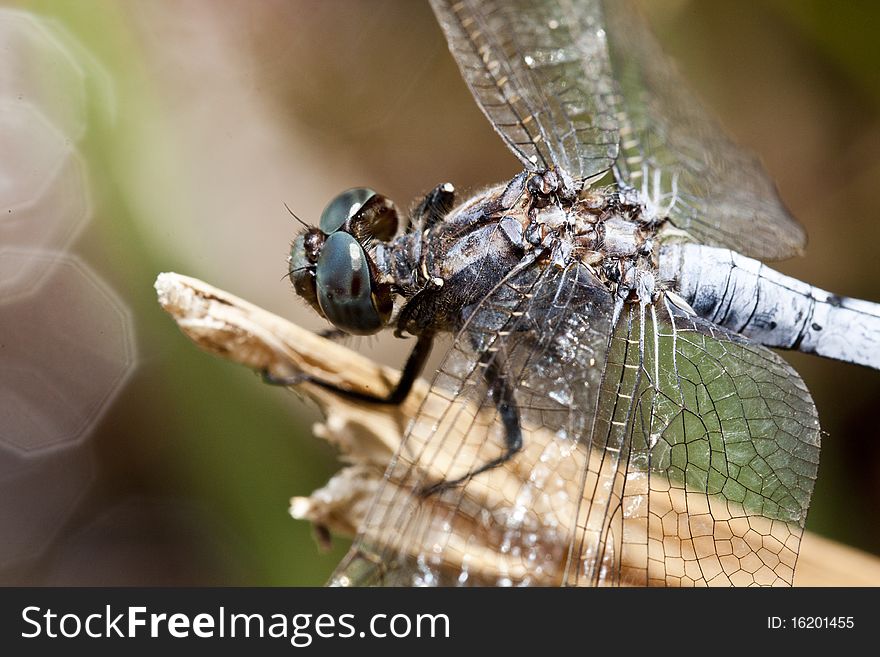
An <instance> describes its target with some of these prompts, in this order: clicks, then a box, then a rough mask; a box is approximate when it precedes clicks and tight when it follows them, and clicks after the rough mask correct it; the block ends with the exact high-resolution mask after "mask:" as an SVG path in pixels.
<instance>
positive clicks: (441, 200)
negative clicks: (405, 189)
mask: <svg viewBox="0 0 880 657" xmlns="http://www.w3.org/2000/svg"><path fill="white" fill-rule="evenodd" d="M454 204H455V187H453V185H452V183H448V182H447V183H441V184H439V185H437V186H436V187H435V188H434V189H432V190H431V191H430V192H428V194H427V196H425V198H423V199H422V202H421V203H419V205H418V207H417V208H416V210H415V212H414V213H413V220H414V221H415V223H416V224H417V225H419V226H421V227H422V228H423V229H424V228H430V227H431V226H432V225H434V224H435V223H437V222H438V221H441V220H442V219H443V218H444V217H445V216H446V215H447V214H448V213H449V211H450V210H451V209H452V206H453V205H454Z"/></svg>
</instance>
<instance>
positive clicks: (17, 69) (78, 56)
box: [0, 8, 115, 295]
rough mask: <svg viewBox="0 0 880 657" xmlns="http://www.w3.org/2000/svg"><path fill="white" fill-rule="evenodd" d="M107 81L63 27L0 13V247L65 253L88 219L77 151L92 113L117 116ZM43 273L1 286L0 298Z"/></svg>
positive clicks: (13, 279)
mask: <svg viewBox="0 0 880 657" xmlns="http://www.w3.org/2000/svg"><path fill="white" fill-rule="evenodd" d="M114 107H115V106H114V96H113V93H112V85H111V83H110V77H109V76H108V75H107V73H106V71H105V70H104V69H103V68H102V67H101V66H100V65H99V64H98V63H97V62H96V60H95V59H94V58H93V57H92V56H91V55H90V54H89V53H88V51H86V50H85V49H84V48H83V47H82V46H81V45H79V43H78V42H77V41H76V40H75V39H74V38H73V37H71V36H70V35H69V34H68V33H67V32H66V31H65V30H64V29H63V28H62V27H61V26H59V25H58V24H57V23H55V22H54V21H51V20H47V19H45V18H42V17H40V16H37V15H35V14H31V13H28V12H25V11H19V10H14V9H6V8H0V153H2V154H3V157H2V158H0V244H2V245H3V246H5V247H9V246H19V247H26V248H38V249H51V250H63V249H65V248H66V247H67V246H68V245H69V244H70V243H71V241H72V240H73V238H74V237H75V235H76V234H77V233H78V232H79V230H80V229H81V228H82V227H83V226H84V225H85V224H86V223H87V222H88V220H89V219H90V217H91V212H92V210H91V203H90V199H89V187H88V179H87V175H86V168H85V164H84V162H83V160H82V158H81V157H80V156H79V153H78V151H77V143H78V142H79V141H80V140H81V139H82V137H83V135H84V134H85V132H86V130H87V127H88V116H89V111H90V108H97V109H100V110H106V111H105V112H104V113H105V114H107V113H109V114H110V115H112V114H113V112H114ZM45 273H46V271H45V270H36V269H31V270H22V271H18V272H15V275H14V276H12V277H11V278H7V279H3V280H0V295H9V294H14V292H15V290H16V289H17V287H27V286H29V285H30V284H31V283H32V281H33V280H35V278H36V277H39V276H42V275H44V274H45Z"/></svg>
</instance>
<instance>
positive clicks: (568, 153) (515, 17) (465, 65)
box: [431, 0, 618, 179]
mask: <svg viewBox="0 0 880 657" xmlns="http://www.w3.org/2000/svg"><path fill="white" fill-rule="evenodd" d="M431 5H432V6H433V8H434V12H435V14H436V15H437V19H438V21H439V22H440V26H441V27H442V28H443V31H444V33H445V34H446V39H447V41H448V42H449V49H450V50H451V51H452V54H453V56H454V57H455V60H456V61H457V62H458V66H459V68H460V69H461V73H462V76H463V77H464V79H465V82H467V85H468V87H469V88H470V90H471V93H472V94H473V95H474V98H475V99H476V101H477V103H478V104H479V105H480V107H481V109H482V110H483V112H484V113H485V114H486V116H487V118H488V119H489V121H490V122H491V123H492V125H493V126H494V127H495V129H496V130H497V131H498V133H499V134H500V135H501V137H502V138H503V139H504V141H505V142H506V143H507V145H508V147H510V149H511V150H512V151H513V152H514V154H515V155H516V156H517V157H518V158H519V159H520V161H521V162H522V163H523V165H524V166H525V167H526V168H527V169H530V170H536V169H547V168H549V167H550V166H552V165H554V164H555V165H559V166H562V167H564V168H565V169H566V170H567V171H568V172H569V173H570V174H571V175H572V176H574V177H575V178H577V179H586V178H590V177H593V176H596V175H597V174H601V173H602V172H604V171H607V170H608V169H609V168H610V167H611V164H612V163H613V162H614V159H615V158H616V157H617V152H618V138H617V137H618V124H617V117H616V114H617V96H616V94H615V91H614V88H613V83H612V79H613V77H612V75H611V68H610V62H609V57H608V51H607V49H606V47H605V43H604V38H603V36H602V35H603V34H604V32H603V31H602V22H601V16H600V12H599V7H598V6H597V5H596V3H595V2H587V3H584V2H574V1H571V0H542V1H541V2H529V1H528V0H512V1H511V0H499V1H497V2H496V1H493V0H479V1H478V0H431Z"/></svg>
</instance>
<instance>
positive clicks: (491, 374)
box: [419, 354, 523, 497]
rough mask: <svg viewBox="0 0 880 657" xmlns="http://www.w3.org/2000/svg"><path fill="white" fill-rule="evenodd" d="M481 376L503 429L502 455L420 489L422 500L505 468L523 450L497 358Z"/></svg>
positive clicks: (512, 400) (515, 409)
mask: <svg viewBox="0 0 880 657" xmlns="http://www.w3.org/2000/svg"><path fill="white" fill-rule="evenodd" d="M487 355H491V354H487ZM484 360H485V359H484ZM484 376H485V378H486V383H487V384H488V386H489V392H490V394H491V395H492V398H493V400H494V401H495V408H496V409H497V410H498V415H499V416H500V417H501V424H502V425H503V426H504V453H502V454H501V455H500V456H498V457H496V458H494V459H492V460H491V461H486V462H485V463H483V464H482V465H480V466H478V467H476V468H474V469H473V470H470V471H468V472H467V473H465V474H464V475H462V476H461V477H458V478H456V479H450V480H444V481H438V482H437V483H435V484H431V485H430V486H426V487H424V488H422V489H421V490H420V491H419V494H420V495H422V496H423V497H428V496H429V495H434V494H435V493H440V492H442V491H444V490H447V489H449V488H454V487H456V486H459V485H461V484H463V483H465V482H466V481H468V480H469V479H471V478H472V477H476V476H477V475H478V474H481V473H483V472H486V471H487V470H492V469H494V468H497V467H498V466H500V465H504V464H505V463H507V462H508V461H509V460H510V459H512V458H513V457H514V456H515V455H516V454H517V452H519V451H520V450H521V449H522V446H523V437H522V427H521V426H520V421H519V407H518V406H517V404H516V399H515V398H514V395H513V387H512V386H511V385H510V382H509V381H508V376H507V371H506V369H505V368H504V365H503V364H502V363H501V362H500V361H499V360H498V358H497V357H496V358H493V359H492V360H489V361H488V363H487V365H486V369H485V370H484Z"/></svg>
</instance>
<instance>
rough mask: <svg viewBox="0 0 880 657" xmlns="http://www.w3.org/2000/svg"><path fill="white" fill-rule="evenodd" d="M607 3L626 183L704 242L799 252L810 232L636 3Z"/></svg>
mask: <svg viewBox="0 0 880 657" xmlns="http://www.w3.org/2000/svg"><path fill="white" fill-rule="evenodd" d="M589 4H593V3H592V2H589ZM602 5H603V8H604V14H605V19H606V22H607V25H608V33H609V38H608V42H609V45H610V54H611V62H612V65H613V68H614V72H615V74H616V76H617V82H618V84H619V88H620V92H621V95H622V104H623V107H624V110H625V113H626V119H625V120H624V121H623V122H622V133H621V137H622V140H621V153H620V157H619V158H618V159H617V162H616V164H617V167H618V169H619V172H618V173H619V178H620V180H622V181H623V182H625V183H627V184H629V185H631V186H633V187H635V188H636V189H639V190H641V191H642V193H643V196H645V197H647V198H649V199H652V200H653V202H654V203H656V204H657V205H659V206H660V209H661V210H663V209H666V210H668V214H669V216H670V218H671V219H672V221H673V223H674V224H675V225H676V226H677V227H679V228H682V229H684V230H687V231H689V232H690V233H692V234H693V235H694V237H696V238H697V239H698V240H699V241H701V242H703V243H705V244H710V245H713V246H725V247H728V248H731V249H735V250H737V251H739V252H740V253H743V254H745V255H748V256H752V257H756V258H764V259H775V258H786V257H789V256H792V255H796V254H799V253H800V252H801V251H802V250H803V247H804V246H805V244H806V234H805V233H804V230H803V228H802V227H801V226H800V225H799V224H798V223H797V222H796V221H795V220H794V219H793V218H792V217H791V216H790V215H789V213H788V211H787V210H786V209H785V206H784V205H783V204H782V202H781V201H780V199H779V195H778V193H777V191H776V188H775V186H774V185H773V183H772V181H771V180H770V179H769V178H768V176H767V174H766V173H765V171H764V169H763V167H762V166H761V163H760V162H759V161H758V159H757V158H756V157H755V156H754V155H752V154H751V153H748V152H746V151H745V150H743V149H741V148H740V147H738V146H737V145H735V144H734V143H733V142H731V141H730V140H729V139H728V138H727V136H726V135H725V134H724V130H723V129H722V128H721V126H720V125H719V124H718V122H717V121H716V120H715V119H714V118H713V117H712V116H711V115H709V114H708V113H707V112H706V110H705V109H704V108H703V107H702V105H701V103H700V101H699V99H697V98H696V96H695V95H694V94H693V93H692V92H691V91H690V89H689V88H688V85H687V84H686V83H685V81H684V80H683V79H682V77H681V76H680V75H679V74H678V72H677V71H676V70H675V68H674V67H673V66H672V64H671V62H670V60H669V59H668V58H667V57H665V56H664V54H663V52H662V50H661V48H660V46H659V44H658V43H657V42H656V40H655V39H654V37H653V35H652V34H651V32H650V30H649V29H648V27H647V25H646V24H645V22H644V20H643V19H641V17H640V16H639V14H638V12H637V11H635V10H634V8H633V6H632V3H631V2H625V1H621V0H605V1H604V2H603V3H602Z"/></svg>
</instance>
